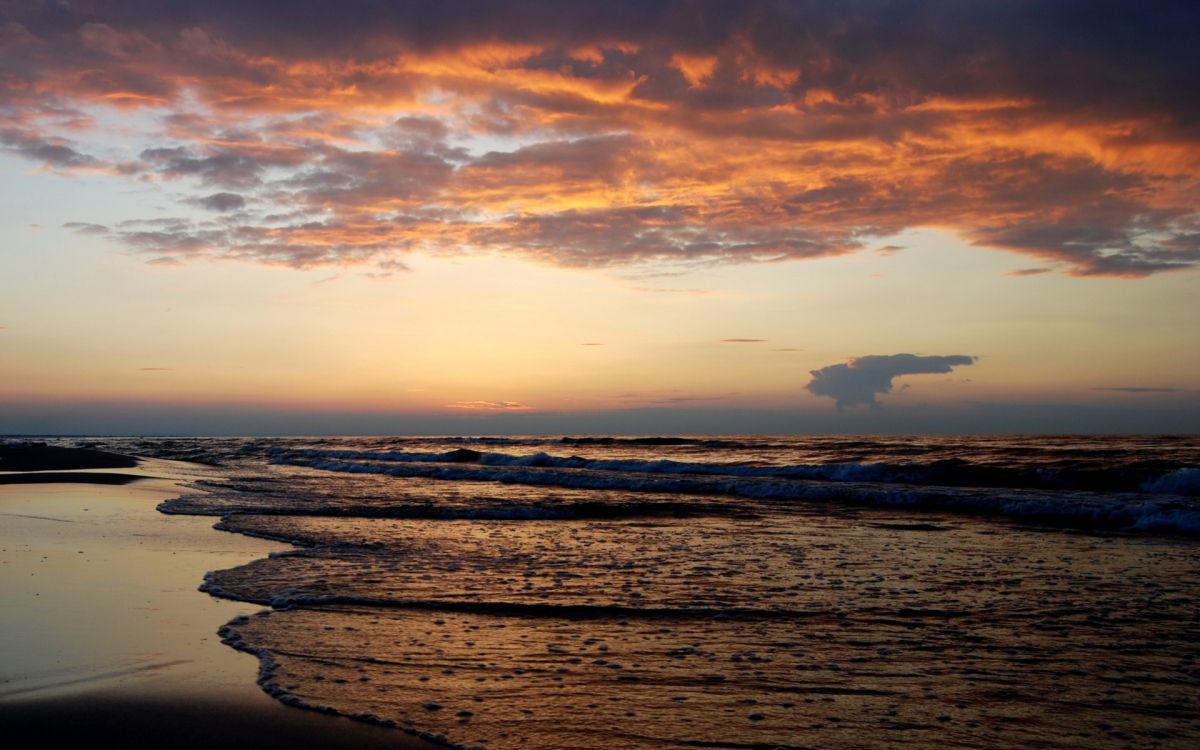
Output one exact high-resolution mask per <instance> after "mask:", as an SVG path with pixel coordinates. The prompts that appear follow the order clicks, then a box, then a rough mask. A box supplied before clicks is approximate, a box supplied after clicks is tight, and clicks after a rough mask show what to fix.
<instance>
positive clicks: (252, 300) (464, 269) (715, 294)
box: [0, 0, 1200, 434]
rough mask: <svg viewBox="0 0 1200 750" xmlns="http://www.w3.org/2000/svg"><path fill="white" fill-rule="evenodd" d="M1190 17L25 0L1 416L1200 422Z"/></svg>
mask: <svg viewBox="0 0 1200 750" xmlns="http://www.w3.org/2000/svg"><path fill="white" fill-rule="evenodd" d="M1197 29H1200V6H1198V5H1196V4H1195V3H1193V2H1180V3H1174V2H1165V1H1164V2H1154V3H1142V2H1103V1H1096V0H1088V1H1086V2H1084V1H1078V2H1068V1H1065V0H1063V1H1052V0H1048V1H1045V2H1021V1H1020V0H1004V1H1002V2H994V1H989V0H979V1H978V2H969V3H965V2H957V1H955V0H946V1H944V2H943V1H937V2H915V1H911V2H885V1H882V0H879V1H876V0H863V1H861V2H845V3H841V2H839V3H828V2H786V1H776V2H738V3H729V2H718V1H716V0H714V1H713V2H704V1H701V0H693V1H689V2H662V3H653V2H644V1H639V2H620V1H609V2H605V3H593V2H579V3H572V2H565V1H558V2H518V3H500V2H408V3H394V2H382V1H380V2H355V1H347V2H339V3H336V4H330V3H319V2H303V1H301V2H296V1H291V2H286V3H284V2H254V3H247V2H225V1H224V0H212V1H208V2H203V3H177V2H143V1H137V2H134V1H128V2H102V1H100V2H65V1H63V2H27V1H24V0H16V1H14V0H0V434H17V433H21V434H62V433H70V434H76V433H82V434H379V433H395V434H421V433H439V434H440V433H447V434H462V433H468V434H471V433H476V434H486V433H564V434H582V433H601V432H604V433H628V434H666V433H672V432H675V433H679V432H693V433H710V434H717V433H733V432H754V433H775V434H781V433H809V432H814V433H872V432H882V433H908V432H912V433H923V432H972V433H987V432H1059V433H1070V432H1196V431H1197V430H1198V429H1200V333H1197V331H1200V297H1198V295H1197V291H1198V289H1200V284H1198V283H1197V282H1198V281H1200V273H1198V271H1197V268H1198V267H1200V208H1198V207H1200V98H1198V97H1196V96H1195V83H1196V72H1197V71H1198V70H1200V31H1197Z"/></svg>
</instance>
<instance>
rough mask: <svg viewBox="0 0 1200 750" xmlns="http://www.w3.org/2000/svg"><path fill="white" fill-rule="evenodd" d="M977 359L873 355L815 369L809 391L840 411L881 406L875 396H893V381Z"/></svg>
mask: <svg viewBox="0 0 1200 750" xmlns="http://www.w3.org/2000/svg"><path fill="white" fill-rule="evenodd" d="M975 360H976V358H975V357H970V356H965V355H961V354H951V355H944V356H919V355H916V354H869V355H867V356H865V357H856V358H854V359H852V360H850V361H849V362H847V363H845V364H837V365H829V366H828V367H822V368H821V369H819V370H812V371H810V374H811V375H812V381H810V382H809V384H808V385H807V386H805V388H806V389H807V390H808V391H809V392H810V393H812V394H813V395H815V396H828V397H830V398H832V399H834V401H836V402H837V408H838V409H843V408H845V407H847V406H858V405H865V406H870V407H872V408H875V407H878V406H879V402H878V401H876V400H875V397H876V396H877V395H880V394H884V393H891V391H892V381H893V380H895V379H896V378H898V377H900V376H902V375H929V374H944V373H948V372H950V371H951V370H952V369H953V368H955V367H959V366H963V365H970V364H973V363H974V362H975Z"/></svg>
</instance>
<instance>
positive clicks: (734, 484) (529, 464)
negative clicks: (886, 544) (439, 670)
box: [273, 451, 1200, 534]
mask: <svg viewBox="0 0 1200 750" xmlns="http://www.w3.org/2000/svg"><path fill="white" fill-rule="evenodd" d="M329 454H334V456H330V455H329ZM339 457H340V458H341V459H343V460H337V458H339ZM347 459H355V460H347ZM273 460H274V461H275V462H276V463H280V464H287V465H292V466H303V467H307V468H312V469H318V470H321V471H327V472H338V473H352V474H381V475H387V476H391V477H396V478H410V479H411V478H423V479H436V480H443V481H459V482H461V481H472V482H500V483H505V484H521V485H533V486H540V487H564V488H577V489H588V490H610V491H615V490H624V491H630V492H638V493H669V494H674V495H703V496H711V495H723V496H730V497H737V498H745V499H748V500H755V501H769V502H776V503H778V502H789V501H790V502H808V503H850V504H855V505H861V506H871V507H883V508H904V509H908V510H934V511H942V512H955V513H967V514H972V515H986V516H1008V517H1012V518H1016V519H1022V520H1029V521H1038V522H1044V523H1053V524H1059V525H1064V526H1072V527H1078V528H1085V529H1086V528H1106V529H1128V530H1138V531H1160V532H1178V533H1186V534H1196V533H1200V502H1197V500H1196V499H1195V498H1191V497H1183V496H1166V495H1164V496H1155V495H1154V494H1152V493H1153V492H1155V491H1158V492H1171V491H1172V490H1174V491H1179V490H1194V489H1195V487H1194V482H1195V480H1194V476H1193V475H1194V473H1195V472H1196V470H1195V469H1183V470H1177V471H1175V472H1173V473H1171V474H1167V475H1165V476H1163V477H1160V478H1159V479H1156V480H1154V482H1152V483H1151V485H1150V487H1148V488H1147V489H1148V490H1149V492H1143V493H1132V492H1120V493H1095V492H1080V491H1068V490H1057V491H1049V490H1040V489H1024V488H1005V489H998V488H990V487H959V486H938V485H910V484H899V483H889V482H886V481H861V480H858V481H852V480H850V479H841V480H833V479H829V478H828V476H842V477H851V476H854V475H855V474H866V475H868V476H878V475H886V474H888V473H889V472H890V471H891V469H890V468H889V467H882V466H866V467H854V466H838V467H832V468H830V467H796V466H787V467H758V466H711V465H700V464H680V463H678V462H674V461H661V460H658V461H595V460H588V459H576V458H557V457H554V456H549V455H546V454H542V453H538V454H533V455H530V456H510V455H507V454H495V453H491V454H474V452H458V451H455V452H451V453H442V454H432V453H385V454H372V453H363V452H352V451H299V452H289V453H280V454H277V455H276V456H275V457H274V459H273ZM373 461H385V463H375V462H373ZM810 472H811V474H812V475H813V478H812V479H795V478H793V477H797V476H803V475H804V474H806V473H810ZM1151 487H1152V488H1153V489H1151ZM685 508H686V505H683V506H680V507H679V510H681V511H682V510H684V509H685ZM714 509H715V508H714ZM580 510H582V509H576V508H567V509H562V510H560V511H556V510H555V509H554V508H552V507H547V506H545V505H539V506H536V507H529V508H526V509H524V510H522V509H520V508H513V507H509V508H506V509H495V508H492V509H475V510H474V511H472V512H479V515H478V516H475V517H487V514H488V513H493V514H495V517H510V518H516V517H522V516H523V515H525V517H531V518H538V517H547V516H553V515H555V514H556V512H558V513H562V514H563V516H564V517H576V516H573V515H572V514H573V513H577V512H579V511H580ZM594 510H598V508H596V509H594ZM405 511H407V512H415V511H414V510H413V509H411V508H408V509H404V511H400V512H405ZM642 511H644V512H646V513H654V512H670V511H669V510H668V509H666V508H664V507H663V506H662V505H657V504H650V503H647V504H641V505H631V504H628V503H626V504H625V505H624V506H623V507H622V508H619V509H615V512H616V513H618V514H630V515H636V514H637V513H638V512H642ZM442 512H443V511H439V510H430V511H429V513H430V515H429V516H428V517H445V516H441V515H438V514H440V513H442ZM584 515H586V513H585V514H584Z"/></svg>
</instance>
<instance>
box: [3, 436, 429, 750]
mask: <svg viewBox="0 0 1200 750" xmlns="http://www.w3.org/2000/svg"><path fill="white" fill-rule="evenodd" d="M8 453H9V455H10V456H11V450H10V451H9V452H8ZM38 453H40V454H41V455H40V456H33V457H32V458H31V455H32V454H31V453H30V452H26V455H24V456H21V457H20V458H21V461H20V463H19V464H18V462H16V461H8V462H7V463H8V465H9V466H10V467H11V466H14V465H20V466H22V470H23V471H30V470H31V469H33V470H36V469H37V468H46V469H52V470H54V473H42V474H37V473H35V474H16V473H8V474H0V591H3V597H0V632H3V634H4V637H3V639H0V737H3V738H4V741H5V743H6V744H7V745H9V746H11V747H22V748H29V747H33V748H37V747H46V748H51V747H53V748H59V747H65V746H87V747H101V748H104V747H113V748H116V747H138V746H147V747H174V748H185V749H186V748H383V747H388V748H403V747H408V748H416V747H431V746H430V745H429V744H428V743H424V742H421V741H420V740H418V739H416V738H414V737H411V736H409V735H406V734H404V733H402V732H400V731H398V730H389V729H385V728H382V727H374V726H370V725H366V724H362V723H360V722H355V721H351V720H349V719H345V718H339V717H333V716H327V715H324V714H319V713H315V712H311V711H304V710H301V709H297V708H291V707H287V706H284V705H282V704H280V703H279V702H277V701H275V700H274V699H272V698H270V697H269V696H267V695H266V694H264V693H263V692H262V691H261V690H260V689H259V687H258V686H257V685H256V683H255V675H256V674H257V670H258V665H257V660H256V659H255V658H254V657H251V656H248V655H246V654H240V653H237V652H235V651H233V650H232V649H230V648H229V647H227V646H225V645H223V644H222V643H221V642H220V640H219V638H218V636H217V634H216V631H217V629H218V628H219V627H220V626H221V625H223V624H224V623H225V622H226V621H228V620H229V619H231V618H232V617H234V616H236V615H238V614H251V613H253V612H254V611H256V610H257V609H258V607H257V606H254V605H245V604H240V603H237V602H230V601H223V600H217V599H214V598H211V597H209V596H207V595H205V594H202V593H200V592H198V591H197V590H196V587H197V585H198V584H199V583H200V581H201V580H202V578H203V576H204V573H205V572H206V571H208V570H213V569H220V568H226V567H231V566H234V565H239V564H242V563H245V562H247V561H249V560H251V559H254V558H257V557H263V556H265V555H267V554H268V553H270V552H271V551H273V550H280V549H283V548H284V546H283V545H280V544H276V543H272V542H266V541H263V540H258V539H250V538H248V537H244V536H240V535H234V534H226V533H221V532H218V531H214V530H212V529H211V523H212V519H204V518H192V517H184V516H164V515H162V514H160V513H158V512H157V511H156V510H155V506H156V505H157V504H158V503H159V502H160V501H162V500H164V499H166V498H169V497H173V496H175V495H177V494H179V485H178V484H177V482H178V480H181V479H187V478H188V477H189V476H196V474H195V472H197V471H200V470H201V469H199V468H198V467H194V466H191V465H187V464H178V463H173V462H165V461H146V462H143V465H142V466H141V467H140V468H138V469H133V470H132V471H131V470H130V469H129V468H128V464H129V462H128V461H123V460H121V459H122V457H116V459H111V458H108V457H107V456H111V455H112V454H107V456H105V455H95V454H99V453H100V452H98V451H88V452H84V454H82V455H79V454H77V455H76V456H68V455H63V454H60V455H50V454H49V453H47V452H46V451H38ZM51 453H53V452H51ZM88 454H92V455H88ZM47 456H49V458H47ZM35 459H40V460H35ZM72 459H79V460H78V461H73V460H72ZM81 462H82V466H80V468H86V469H88V471H69V470H70V469H71V468H72V467H74V466H76V465H78V464H80V463H81ZM103 467H112V469H113V470H112V471H103V470H102V469H103ZM95 469H101V470H100V471H95ZM117 469H122V470H121V471H117Z"/></svg>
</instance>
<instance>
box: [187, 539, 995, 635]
mask: <svg viewBox="0 0 1200 750" xmlns="http://www.w3.org/2000/svg"><path fill="white" fill-rule="evenodd" d="M284 554H287V553H284ZM200 590H201V591H204V592H205V593H208V594H211V595H212V596H216V597H220V598H222V599H234V600H237V601H243V602H249V603H251V604H262V605H265V606H270V607H271V608H272V609H277V610H288V609H296V608H305V609H311V608H314V607H371V608H374V609H398V610H429V611H435V612H461V613H464V614H478V615H506V616H520V617H531V618H548V619H554V620H598V619H614V620H623V619H634V618H636V619H643V620H658V619H671V620H713V619H716V620H754V621H760V620H812V619H818V618H829V619H836V618H842V617H845V610H844V609H840V608H838V609H771V608H765V607H695V606H691V607H688V606H683V607H633V606H623V605H617V604H604V605H595V604H550V603H544V604H543V603H531V602H515V601H514V602H507V601H470V602H463V601H447V600H442V599H385V598H375V597H369V596H354V595H345V594H310V593H306V592H303V591H278V592H273V593H272V594H271V595H270V596H255V595H251V594H247V593H246V592H244V591H234V590H231V589H227V588H225V587H223V586H221V585H220V584H219V583H217V581H216V575H215V574H214V573H208V574H206V575H205V578H204V582H203V583H202V584H201V585H200ZM856 614H857V615H859V616H867V617H872V616H873V617H878V618H896V619H901V620H909V619H921V618H928V619H941V620H949V619H955V618H959V617H967V616H969V615H971V614H972V613H971V612H968V611H965V610H964V611H957V610H944V609H934V608H913V607H899V608H895V609H892V608H886V607H868V608H864V609H862V610H856Z"/></svg>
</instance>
